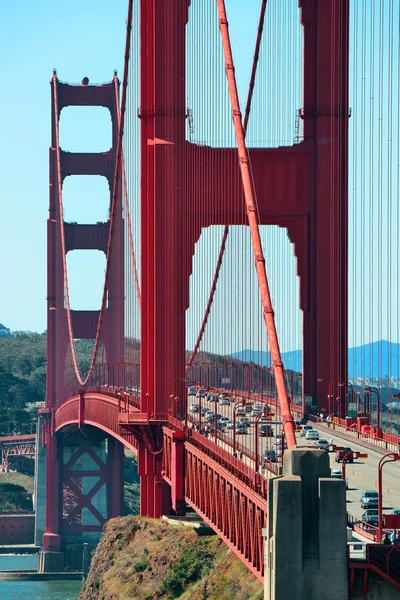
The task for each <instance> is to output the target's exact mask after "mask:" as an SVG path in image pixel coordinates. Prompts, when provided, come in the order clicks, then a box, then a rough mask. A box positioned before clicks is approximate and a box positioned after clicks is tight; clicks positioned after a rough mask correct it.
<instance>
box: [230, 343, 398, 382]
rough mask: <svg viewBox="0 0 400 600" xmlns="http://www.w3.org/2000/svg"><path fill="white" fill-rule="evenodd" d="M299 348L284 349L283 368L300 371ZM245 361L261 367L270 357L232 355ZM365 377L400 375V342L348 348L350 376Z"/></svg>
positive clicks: (255, 353) (264, 354) (248, 352)
mask: <svg viewBox="0 0 400 600" xmlns="http://www.w3.org/2000/svg"><path fill="white" fill-rule="evenodd" d="M302 354H303V353H302V351H301V350H293V351H291V352H283V354H282V359H283V363H284V365H285V368H286V369H292V370H293V371H299V372H301V371H302V358H303V356H302ZM231 356H232V357H233V358H236V359H238V360H242V361H244V362H254V363H255V364H260V365H262V366H263V367H265V366H271V357H270V354H269V353H267V352H258V351H257V350H242V351H241V352H236V353H235V354H232V355H231ZM356 377H367V378H374V379H377V378H379V377H383V378H385V377H392V378H394V379H400V344H395V343H393V342H387V341H385V340H381V341H380V342H373V343H371V344H364V345H363V346H358V347H356V348H349V379H354V378H356Z"/></svg>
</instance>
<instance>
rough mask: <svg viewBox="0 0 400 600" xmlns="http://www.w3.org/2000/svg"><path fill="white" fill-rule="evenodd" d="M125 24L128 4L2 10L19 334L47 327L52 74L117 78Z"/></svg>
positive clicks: (4, 238) (6, 167)
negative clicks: (47, 229)
mask: <svg viewBox="0 0 400 600" xmlns="http://www.w3.org/2000/svg"><path fill="white" fill-rule="evenodd" d="M125 18H126V5H125V2H113V3H111V2H109V1H106V0H80V1H78V0H68V2H66V1H64V2H52V1H50V0H40V2H30V1H29V0H22V2H20V3H11V2H3V3H2V5H1V8H0V56H1V65H2V68H1V72H2V93H1V99H0V111H1V114H2V119H1V122H0V132H1V133H0V138H1V146H0V165H1V183H0V186H1V191H0V202H1V214H2V219H1V235H0V256H1V294H0V322H2V323H4V325H6V326H7V327H9V328H11V329H13V330H22V329H24V330H32V331H43V330H45V329H46V219H47V212H48V148H49V145H50V85H49V81H50V79H51V76H52V70H53V68H54V67H56V68H57V71H58V74H59V77H60V79H62V80H65V81H70V82H78V81H81V79H82V77H83V76H85V75H87V76H89V77H90V79H91V80H92V81H99V82H102V81H106V80H110V79H111V78H112V75H113V70H114V69H115V68H118V69H119V70H121V69H122V60H123V52H124V43H125V40H124V27H125ZM90 126H91V127H92V128H93V127H96V124H95V123H93V122H92V123H90ZM75 127H78V128H79V123H78V124H77V125H76V126H75ZM69 133H70V134H71V138H73V136H74V130H71V131H70V132H69ZM95 138H96V135H95Z"/></svg>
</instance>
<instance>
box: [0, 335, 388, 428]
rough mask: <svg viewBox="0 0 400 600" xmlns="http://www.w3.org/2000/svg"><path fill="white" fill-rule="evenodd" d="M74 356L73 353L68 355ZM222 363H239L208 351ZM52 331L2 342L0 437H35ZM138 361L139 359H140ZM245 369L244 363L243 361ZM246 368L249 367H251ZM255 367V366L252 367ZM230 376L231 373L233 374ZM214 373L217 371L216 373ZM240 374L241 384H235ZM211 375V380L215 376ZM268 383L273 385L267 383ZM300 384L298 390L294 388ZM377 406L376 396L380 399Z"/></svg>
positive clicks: (264, 378) (83, 343)
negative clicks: (21, 434)
mask: <svg viewBox="0 0 400 600" xmlns="http://www.w3.org/2000/svg"><path fill="white" fill-rule="evenodd" d="M92 350H93V341H92V340H77V341H76V351H77V357H78V362H79V366H80V369H81V371H82V372H84V371H86V370H87V369H88V367H89V365H90V361H91V357H92ZM135 352H136V354H137V353H138V352H139V343H138V342H137V340H131V348H130V350H129V355H130V356H131V357H132V356H134V355H135ZM67 355H68V356H69V355H70V351H69V352H68V353H67ZM217 359H218V362H219V363H221V364H224V361H225V363H226V370H228V366H229V364H231V363H236V361H235V359H232V358H229V357H227V356H219V357H217V356H216V355H212V354H207V353H202V360H203V361H205V363H207V362H208V361H209V362H210V364H211V363H215V362H216V361H217ZM46 360H47V359H46V333H42V334H39V333H31V332H26V331H16V332H13V333H10V335H9V337H6V338H0V437H1V436H4V435H12V434H15V433H30V432H31V431H34V430H35V425H36V416H37V410H36V407H35V406H33V405H35V404H36V403H37V402H43V401H44V400H45V395H46V368H47V362H46ZM135 360H139V359H138V357H136V358H135ZM237 363H238V365H242V364H243V363H241V361H237ZM245 364H246V363H245ZM247 364H249V363H247ZM227 372H228V371H227ZM231 372H232V382H231V385H232V386H233V387H235V386H237V388H238V389H244V390H246V389H249V381H248V379H246V376H247V377H248V374H249V372H250V370H249V369H246V368H244V369H239V368H237V369H235V368H231ZM210 373H211V374H212V373H213V370H212V369H211V370H210ZM235 373H237V381H235V380H234V379H235ZM187 375H188V380H189V382H191V381H194V380H197V379H196V378H198V376H199V374H198V372H196V367H193V368H192V369H189V370H188V373H187ZM210 377H211V376H210ZM287 377H288V379H287V380H288V387H289V391H290V393H293V394H294V396H295V397H300V396H301V390H300V383H299V382H300V379H299V378H298V377H297V374H295V373H292V372H291V371H287ZM272 379H273V375H272V372H271V371H270V370H267V369H266V368H263V369H261V370H260V374H259V375H258V376H257V377H255V379H254V381H253V385H254V388H255V390H256V391H257V388H258V386H261V382H262V386H263V388H265V387H266V386H267V387H268V389H270V390H273V386H274V383H273V381H272ZM267 382H268V384H267ZM208 383H209V385H216V386H218V385H221V381H220V380H219V379H218V381H217V380H216V381H213V380H212V378H211V379H210V381H209V382H208ZM293 386H295V389H294V390H293V389H292V387H293ZM393 386H394V383H393V381H391V379H390V378H389V377H387V378H385V379H383V380H382V387H381V389H380V395H381V404H382V425H383V428H384V430H390V429H392V431H393V432H394V433H396V432H397V433H400V410H397V409H395V408H394V407H390V406H388V404H389V403H390V402H391V401H392V395H393V394H395V393H397V392H398V391H399V390H397V388H395V387H393ZM353 387H354V393H356V392H357V393H358V392H359V393H360V394H361V396H362V395H363V394H364V386H363V385H361V384H355V385H354V386H353ZM374 404H375V398H374Z"/></svg>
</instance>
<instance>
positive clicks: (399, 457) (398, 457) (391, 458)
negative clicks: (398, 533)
mask: <svg viewBox="0 0 400 600" xmlns="http://www.w3.org/2000/svg"><path fill="white" fill-rule="evenodd" d="M395 461H400V454H398V453H397V452H389V453H388V454H385V456H382V458H381V459H380V461H379V463H378V544H379V543H380V542H381V539H382V530H383V527H382V504H383V502H382V469H383V466H384V465H385V464H386V463H388V462H395Z"/></svg>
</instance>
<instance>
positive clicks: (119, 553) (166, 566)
mask: <svg viewBox="0 0 400 600" xmlns="http://www.w3.org/2000/svg"><path fill="white" fill-rule="evenodd" d="M262 597H263V586H262V584H261V583H260V582H259V581H258V580H257V579H256V578H255V577H254V576H253V575H252V574H251V573H250V572H249V571H248V569H247V568H246V567H245V566H244V565H243V564H242V563H241V561H240V560H239V559H238V558H236V556H235V555H234V554H233V553H232V552H231V551H230V550H229V549H228V547H227V546H226V545H225V544H224V543H223V542H222V541H221V540H220V539H219V538H218V537H217V536H199V535H198V534H197V533H196V531H195V530H194V529H192V528H190V527H182V526H174V525H169V524H168V523H166V522H164V521H159V520H153V519H145V518H142V517H137V516H133V515H130V516H127V517H121V518H118V519H112V520H110V521H109V522H108V523H107V524H106V527H105V530H104V533H103V536H102V538H101V541H100V543H99V545H98V547H97V549H96V551H95V554H94V556H93V560H92V564H91V568H90V572H89V574H88V577H87V580H86V582H85V584H84V586H83V588H82V591H81V594H80V597H79V600H122V598H123V599H124V600H152V599H153V598H160V599H171V598H180V599H181V600H189V599H190V600H206V599H209V598H210V599H215V600H217V599H218V600H261V599H262Z"/></svg>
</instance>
